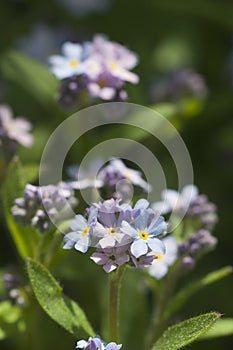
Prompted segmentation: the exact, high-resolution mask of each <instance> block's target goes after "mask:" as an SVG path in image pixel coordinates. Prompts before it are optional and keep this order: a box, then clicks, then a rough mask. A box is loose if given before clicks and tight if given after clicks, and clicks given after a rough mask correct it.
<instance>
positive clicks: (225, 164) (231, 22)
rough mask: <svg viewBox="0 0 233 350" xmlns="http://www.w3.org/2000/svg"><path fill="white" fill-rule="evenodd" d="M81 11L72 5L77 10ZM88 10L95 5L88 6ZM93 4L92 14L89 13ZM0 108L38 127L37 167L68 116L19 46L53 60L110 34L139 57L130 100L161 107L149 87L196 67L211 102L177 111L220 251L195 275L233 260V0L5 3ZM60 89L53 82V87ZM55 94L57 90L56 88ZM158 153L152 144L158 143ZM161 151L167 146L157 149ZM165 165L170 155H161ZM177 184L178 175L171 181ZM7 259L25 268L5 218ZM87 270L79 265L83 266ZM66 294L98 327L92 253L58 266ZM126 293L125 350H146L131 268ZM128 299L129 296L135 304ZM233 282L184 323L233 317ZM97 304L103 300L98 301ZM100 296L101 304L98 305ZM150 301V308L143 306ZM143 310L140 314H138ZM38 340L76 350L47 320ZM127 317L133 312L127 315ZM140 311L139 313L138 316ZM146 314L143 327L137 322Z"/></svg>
mask: <svg viewBox="0 0 233 350" xmlns="http://www.w3.org/2000/svg"><path fill="white" fill-rule="evenodd" d="M72 6H73V7H72ZM88 6H89V7H88ZM88 8H89V10H88ZM0 28H1V31H0V36H1V37H0V73H1V78H0V103H8V104H9V105H11V106H12V108H13V110H14V112H15V114H16V115H23V116H25V117H27V118H28V119H29V120H30V121H31V122H32V123H33V131H34V134H35V136H36V137H37V141H36V146H35V150H34V151H35V152H30V150H26V151H25V150H22V152H21V157H22V160H23V161H25V162H27V161H33V162H36V161H39V159H40V155H41V151H42V149H43V145H44V144H45V142H46V139H47V137H48V136H49V134H50V133H51V132H52V130H53V129H54V128H55V126H56V125H58V124H59V123H60V122H61V121H62V120H63V119H64V118H65V117H66V116H68V115H69V113H65V112H63V111H62V110H61V109H60V108H59V107H57V105H56V103H55V101H53V98H51V97H50V98H48V100H47V99H46V98H44V96H40V93H39V92H40V90H37V83H39V84H40V83H41V84H43V77H42V76H40V75H39V74H38V72H36V71H35V72H31V74H30V75H28V76H24V75H23V73H22V71H21V72H18V71H17V67H16V68H15V66H14V64H13V63H12V62H11V58H10V57H9V56H8V55H9V50H12V49H15V50H19V51H21V52H22V53H25V54H28V55H30V56H31V57H32V58H34V59H36V60H38V61H40V62H42V63H46V57H47V56H48V55H50V54H53V53H55V52H59V48H60V44H61V43H62V42H63V41H65V40H73V41H83V40H86V39H91V38H92V36H93V35H94V34H95V33H103V34H106V35H107V36H108V37H109V38H110V40H114V41H118V42H120V43H122V44H123V45H126V46H128V47H129V48H130V49H132V50H133V51H135V52H137V53H138V55H139V57H140V64H139V65H138V67H137V68H136V72H137V73H138V74H139V76H140V83H139V85H137V86H129V87H128V92H129V102H134V103H138V104H142V105H149V104H151V103H153V101H152V100H151V95H150V91H151V90H150V89H151V85H152V84H153V81H154V80H156V79H157V77H159V76H161V75H163V74H166V73H169V72H170V71H172V70H174V69H179V68H192V69H194V70H196V71H197V72H198V73H200V74H201V75H202V76H203V78H204V79H205V81H206V85H207V87H208V96H207V99H206V101H205V102H204V105H203V108H202V109H201V111H200V112H199V113H196V115H195V116H192V117H190V116H189V115H188V116H179V115H177V120H176V121H177V125H178V126H179V130H180V133H181V135H182V137H183V139H184V141H185V143H186V145H187V147H188V150H189V152H190V155H191V159H192V162H193V168H194V175H195V184H196V185H197V186H198V187H199V188H200V192H201V193H206V194H207V195H208V196H209V198H210V200H211V201H212V202H214V203H216V204H217V206H218V209H219V218H220V220H219V223H218V225H217V228H216V230H215V234H216V236H217V237H218V239H219V244H218V246H217V249H216V250H215V251H214V252H212V253H210V254H209V255H207V256H206V257H205V258H204V259H203V260H201V261H200V262H199V264H198V266H197V268H196V270H195V271H194V272H192V274H191V276H190V277H189V278H192V279H194V278H195V277H198V276H200V275H204V274H205V272H209V271H211V270H214V269H217V268H220V267H222V266H225V265H230V264H232V263H233V254H232V247H233V215H232V213H233V204H232V198H233V118H232V116H233V98H232V97H233V95H232V92H233V91H232V88H233V33H232V28H233V6H232V1H231V0H222V1H221V2H220V1H217V0H204V1H203V0H195V1H194V0H190V1H185V0H176V1H168V0H154V1H152V0H151V1H150V0H148V1H141V0H134V1H132V0H127V1H125V0H115V1H114V0H106V1H103V0H99V1H98V0H95V1H94V0H92V1H85V0H83V1H78V0H76V1H75V0H74V1H65V0H50V1H48V0H3V1H1V3H0ZM54 86H55V85H54ZM53 91H54V95H55V92H56V90H55V88H54V90H53ZM151 147H152V148H153V145H152V146H151ZM158 152H159V150H158ZM160 158H161V163H162V165H163V169H164V172H165V173H166V170H167V171H168V170H169V166H167V169H166V155H165V154H163V152H162V151H161V155H160ZM169 181H170V183H169V184H170V186H172V185H174V184H173V183H172V177H171V178H169V176H168V182H169ZM1 222H2V223H1V241H0V262H1V266H2V267H3V268H5V267H8V266H9V265H10V264H12V263H14V264H21V262H20V258H19V257H18V256H17V253H16V251H15V247H14V245H13V242H12V240H11V238H10V237H9V234H8V231H7V229H6V227H5V224H4V220H3V218H2V220H1ZM80 267H81V269H80ZM55 275H56V276H57V277H58V278H59V279H60V281H61V283H62V285H63V286H64V289H65V292H66V293H67V294H69V295H70V296H71V297H73V298H76V299H77V300H79V302H80V304H81V305H85V306H86V313H87V314H88V316H89V317H90V319H91V321H92V322H93V323H94V324H95V325H96V329H97V330H98V329H100V323H101V322H100V320H101V317H102V316H101V308H102V307H103V308H106V307H105V305H106V298H107V295H106V291H105V285H106V276H105V274H104V272H102V271H100V268H99V267H98V266H95V265H94V264H93V263H92V262H91V261H90V260H88V259H86V257H83V256H81V254H77V253H76V252H69V253H67V254H66V257H65V259H64V260H63V261H62V264H61V265H60V266H58V267H57V268H56V270H55ZM124 280H125V286H123V288H122V297H123V301H122V303H123V309H124V315H123V316H122V319H123V320H124V322H125V324H126V326H124V329H123V330H122V333H123V334H124V336H125V339H126V343H125V344H124V349H127V350H130V349H135V348H136V349H137V348H139V345H138V344H139V343H138V339H139V337H141V336H143V327H146V316H145V319H144V317H143V313H142V308H143V306H145V307H146V306H147V305H146V302H145V294H144V289H143V285H141V284H139V283H138V273H137V272H132V273H131V274H130V273H129V274H128V272H127V276H125V279H124ZM126 292H127V293H130V294H127V298H128V297H129V295H130V300H131V302H130V303H129V302H128V299H127V298H126V297H125V298H124V296H125V295H126ZM232 295H233V280H232V277H228V278H227V279H225V280H222V281H221V282H218V283H217V284H216V285H214V286H211V287H208V288H207V289H205V290H204V291H202V292H201V294H199V295H196V296H194V297H193V299H192V300H191V302H189V303H188V304H187V306H186V307H185V309H184V310H182V311H181V313H180V318H181V319H183V318H185V317H190V316H194V315H198V314H200V313H204V312H205V311H209V310H216V311H219V312H221V313H222V314H224V315H225V316H226V317H233V302H232ZM95 300H96V303H95V302H93V301H95ZM98 300H100V302H99V301H98ZM144 304H145V305H144ZM139 312H140V314H139ZM37 313H38V315H37V318H38V319H39V318H43V319H44V322H43V325H44V326H43V327H42V329H41V333H40V334H35V338H34V341H35V349H44V350H46V349H49V348H51V347H53V348H56V349H57V350H59V349H64V348H66V349H72V348H74V345H75V341H76V339H74V338H73V337H72V336H70V335H69V334H67V333H66V332H65V331H63V330H62V329H61V328H60V327H59V326H57V325H56V324H53V322H52V321H51V320H50V319H49V318H48V317H47V316H44V314H43V311H41V310H40V309H39V308H38V311H37ZM125 314H127V316H125ZM139 315H140V316H139ZM137 318H138V319H139V318H140V321H138V322H137V321H135V319H136V320H137ZM16 340H17V337H16V338H15V339H11V340H5V341H3V342H2V343H1V344H0V348H1V349H3V350H9V349H13V348H14V349H17V345H16V344H17V341H16ZM192 348H193V349H199V350H201V349H205V350H207V349H212V350H219V349H232V348H233V337H226V338H220V339H216V340H212V341H209V342H204V341H203V342H199V343H196V344H194V345H193V346H192Z"/></svg>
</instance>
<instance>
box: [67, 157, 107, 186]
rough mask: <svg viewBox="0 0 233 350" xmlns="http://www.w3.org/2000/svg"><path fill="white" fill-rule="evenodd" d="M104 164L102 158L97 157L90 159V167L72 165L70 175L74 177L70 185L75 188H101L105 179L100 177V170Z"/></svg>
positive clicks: (69, 169)
mask: <svg viewBox="0 0 233 350" xmlns="http://www.w3.org/2000/svg"><path fill="white" fill-rule="evenodd" d="M103 164H104V160H103V159H102V158H96V159H93V160H92V161H90V163H89V164H88V167H87V168H86V169H84V168H83V167H78V166H75V165H73V166H71V167H69V168H68V173H69V175H70V176H71V177H72V178H73V179H74V181H71V182H70V185H71V187H72V188H74V189H78V190H81V189H85V188H88V187H93V188H100V187H102V186H103V185H104V181H103V180H102V179H99V178H98V176H97V175H98V171H99V170H100V168H101V167H102V165H103Z"/></svg>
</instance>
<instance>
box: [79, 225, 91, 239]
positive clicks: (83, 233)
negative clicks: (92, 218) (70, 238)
mask: <svg viewBox="0 0 233 350" xmlns="http://www.w3.org/2000/svg"><path fill="white" fill-rule="evenodd" d="M89 231H90V228H89V227H85V228H84V229H83V230H82V233H81V235H82V236H83V237H84V236H86V235H88V233H89Z"/></svg>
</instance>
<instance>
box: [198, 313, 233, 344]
mask: <svg viewBox="0 0 233 350" xmlns="http://www.w3.org/2000/svg"><path fill="white" fill-rule="evenodd" d="M227 335H233V318H223V319H220V320H218V321H217V322H216V324H215V325H214V326H213V327H212V328H211V329H210V330H208V332H206V333H205V334H203V335H202V336H201V338H200V340H202V339H203V340H204V339H212V338H217V337H225V336H227Z"/></svg>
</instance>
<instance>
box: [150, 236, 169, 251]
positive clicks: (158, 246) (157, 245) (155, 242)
mask: <svg viewBox="0 0 233 350" xmlns="http://www.w3.org/2000/svg"><path fill="white" fill-rule="evenodd" d="M147 243H148V246H149V248H150V249H151V250H152V251H153V253H155V254H156V253H157V254H165V252H166V248H165V245H164V244H163V242H162V241H161V240H160V239H158V238H148V240H147Z"/></svg>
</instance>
